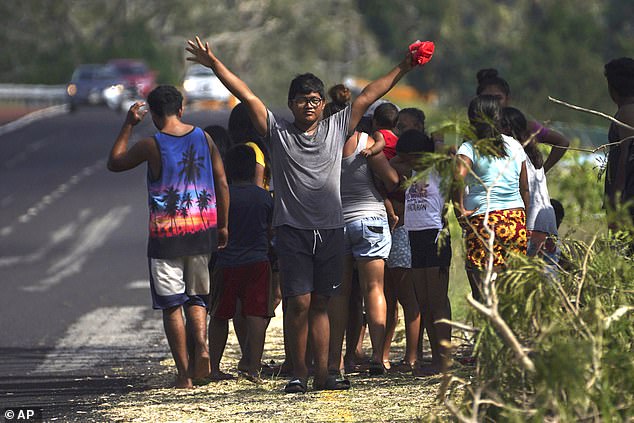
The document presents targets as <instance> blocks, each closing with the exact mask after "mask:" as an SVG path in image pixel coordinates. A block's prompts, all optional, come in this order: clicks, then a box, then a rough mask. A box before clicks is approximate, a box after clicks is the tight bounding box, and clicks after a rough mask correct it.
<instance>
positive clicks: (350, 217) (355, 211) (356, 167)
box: [341, 132, 387, 223]
mask: <svg viewBox="0 0 634 423" xmlns="http://www.w3.org/2000/svg"><path fill="white" fill-rule="evenodd" d="M367 141H368V134H366V133H364V132H362V133H361V134H360V135H359V139H358V143H357V148H356V149H355V151H354V153H352V154H351V155H350V156H348V157H344V158H343V159H342V160H341V204H342V206H343V219H344V222H345V223H350V222H353V221H355V220H358V219H363V218H364V217H382V218H387V213H386V212H385V203H384V201H383V198H382V197H381V195H380V194H379V192H378V191H377V189H376V187H375V186H374V180H373V177H372V171H371V170H370V167H369V166H368V161H367V159H366V158H365V157H363V156H362V155H361V154H360V153H361V150H363V149H364V148H365V147H366V144H367Z"/></svg>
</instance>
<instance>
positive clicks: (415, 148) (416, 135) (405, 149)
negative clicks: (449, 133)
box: [396, 129, 435, 154]
mask: <svg viewBox="0 0 634 423" xmlns="http://www.w3.org/2000/svg"><path fill="white" fill-rule="evenodd" d="M434 147H435V146H434V141H433V140H432V139H431V138H430V137H429V136H428V135H427V134H425V133H424V132H421V131H419V130H417V129H408V130H407V131H405V132H403V133H402V134H401V136H400V137H398V141H397V142H396V152H397V153H404V154H410V153H433V152H434Z"/></svg>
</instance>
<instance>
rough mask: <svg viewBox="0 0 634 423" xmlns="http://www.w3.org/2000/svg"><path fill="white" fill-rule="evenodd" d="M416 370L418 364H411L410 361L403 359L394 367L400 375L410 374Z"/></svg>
mask: <svg viewBox="0 0 634 423" xmlns="http://www.w3.org/2000/svg"><path fill="white" fill-rule="evenodd" d="M415 368H416V362H414V363H410V362H409V361H407V360H405V359H402V360H401V361H399V362H398V363H397V364H395V365H394V366H392V370H394V371H397V372H399V373H410V372H411V371H412V370H414V369H415Z"/></svg>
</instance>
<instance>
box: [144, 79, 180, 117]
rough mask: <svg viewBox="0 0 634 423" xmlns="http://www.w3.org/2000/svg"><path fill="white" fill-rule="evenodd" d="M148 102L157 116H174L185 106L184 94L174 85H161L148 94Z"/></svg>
mask: <svg viewBox="0 0 634 423" xmlns="http://www.w3.org/2000/svg"><path fill="white" fill-rule="evenodd" d="M147 104H148V107H149V108H150V110H151V111H152V113H154V114H155V115H157V116H160V117H166V116H174V115H177V114H178V111H179V110H180V109H182V108H183V95H182V94H181V93H180V91H178V90H177V89H176V87H174V86H172V85H159V86H158V87H156V88H154V89H153V90H152V91H151V92H150V94H148V96H147Z"/></svg>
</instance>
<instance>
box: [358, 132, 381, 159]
mask: <svg viewBox="0 0 634 423" xmlns="http://www.w3.org/2000/svg"><path fill="white" fill-rule="evenodd" d="M371 138H373V139H374V143H373V144H372V145H371V146H370V147H367V146H366V148H364V149H363V150H361V155H362V156H363V157H370V156H374V155H375V154H378V153H380V152H381V151H383V149H384V148H385V138H384V137H383V134H381V133H380V132H379V131H375V132H374V133H373V134H372V137H371ZM369 139H370V137H368V140H369Z"/></svg>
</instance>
